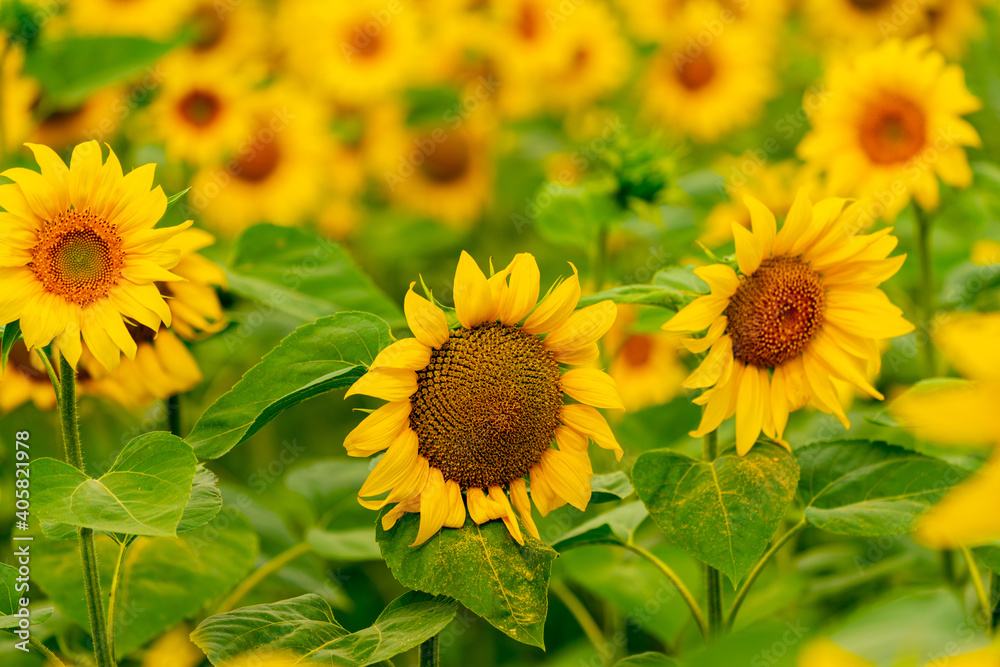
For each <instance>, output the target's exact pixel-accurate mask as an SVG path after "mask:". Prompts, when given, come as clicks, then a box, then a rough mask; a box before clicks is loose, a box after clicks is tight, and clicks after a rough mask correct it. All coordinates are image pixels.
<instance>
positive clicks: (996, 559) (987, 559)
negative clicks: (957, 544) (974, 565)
mask: <svg viewBox="0 0 1000 667" xmlns="http://www.w3.org/2000/svg"><path fill="white" fill-rule="evenodd" d="M972 552H973V553H974V554H976V556H978V557H979V560H981V561H983V564H984V565H985V566H986V567H988V568H990V569H991V570H993V571H994V572H995V573H997V574H1000V542H998V543H996V544H989V545H987V546H985V547H979V548H978V549H973V550H972Z"/></svg>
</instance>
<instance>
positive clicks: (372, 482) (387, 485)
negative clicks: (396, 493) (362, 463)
mask: <svg viewBox="0 0 1000 667" xmlns="http://www.w3.org/2000/svg"><path fill="white" fill-rule="evenodd" d="M417 446H418V438H417V434H416V433H414V432H413V431H412V430H411V429H408V428H407V429H405V430H403V431H402V432H400V434H399V435H397V436H396V439H395V440H393V442H392V444H391V445H389V448H388V449H387V450H386V452H385V454H383V455H382V458H381V459H379V461H378V463H377V464H375V468H374V469H373V470H372V471H371V473H370V474H369V475H368V479H366V480H365V483H364V484H362V485H361V490H360V491H358V497H359V498H371V497H372V496H378V495H381V494H383V493H385V492H386V491H388V490H390V489H391V488H392V487H394V486H395V485H396V484H398V483H399V482H400V480H402V479H403V477H405V476H406V474H407V473H408V472H409V471H410V470H412V469H413V467H414V466H415V465H416V462H417Z"/></svg>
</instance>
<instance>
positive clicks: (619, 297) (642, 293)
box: [580, 285, 688, 310]
mask: <svg viewBox="0 0 1000 667" xmlns="http://www.w3.org/2000/svg"><path fill="white" fill-rule="evenodd" d="M605 299H611V300H612V301H614V302H615V303H634V304H640V305H644V306H661V307H663V308H670V309H672V310H680V309H681V307H682V306H683V305H684V304H685V303H686V301H687V300H688V299H687V298H686V297H685V295H684V294H682V293H681V292H680V291H679V290H677V289H676V288H674V287H670V286H668V285H621V286H619V287H612V288H610V289H606V290H604V291H603V292H598V293H597V294H588V295H587V296H585V297H583V298H581V299H580V306H581V307H582V306H589V305H591V304H594V303H599V302H601V301H604V300H605Z"/></svg>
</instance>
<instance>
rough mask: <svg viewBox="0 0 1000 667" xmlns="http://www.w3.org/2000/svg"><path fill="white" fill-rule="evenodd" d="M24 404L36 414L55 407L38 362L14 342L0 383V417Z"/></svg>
mask: <svg viewBox="0 0 1000 667" xmlns="http://www.w3.org/2000/svg"><path fill="white" fill-rule="evenodd" d="M28 401H31V402H32V403H34V404H35V407H37V408H38V409H39V410H51V409H52V408H54V407H55V405H56V392H55V390H54V389H53V388H52V382H51V381H50V380H49V374H48V373H46V372H45V366H43V365H42V362H41V361H40V360H39V359H38V358H37V356H36V355H34V354H32V353H31V352H29V351H28V348H26V347H25V346H24V343H23V342H22V341H17V342H16V343H14V346H13V347H12V348H11V349H10V356H9V357H8V358H7V366H6V367H5V368H4V372H3V378H2V379H0V413H2V414H6V413H8V412H11V411H13V410H15V409H17V408H19V407H20V406H22V405H23V404H25V403H27V402H28Z"/></svg>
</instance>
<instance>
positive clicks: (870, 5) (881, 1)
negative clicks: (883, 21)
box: [848, 0, 893, 12]
mask: <svg viewBox="0 0 1000 667" xmlns="http://www.w3.org/2000/svg"><path fill="white" fill-rule="evenodd" d="M848 2H850V3H851V6H852V7H854V8H855V9H858V10H860V11H863V12H877V11H879V10H880V9H882V8H883V7H887V6H889V5H890V4H892V2H893V0H848Z"/></svg>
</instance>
